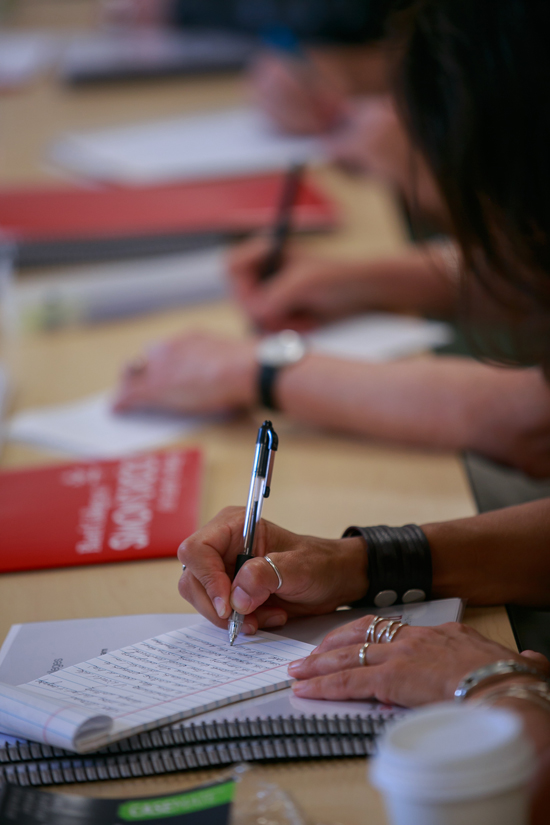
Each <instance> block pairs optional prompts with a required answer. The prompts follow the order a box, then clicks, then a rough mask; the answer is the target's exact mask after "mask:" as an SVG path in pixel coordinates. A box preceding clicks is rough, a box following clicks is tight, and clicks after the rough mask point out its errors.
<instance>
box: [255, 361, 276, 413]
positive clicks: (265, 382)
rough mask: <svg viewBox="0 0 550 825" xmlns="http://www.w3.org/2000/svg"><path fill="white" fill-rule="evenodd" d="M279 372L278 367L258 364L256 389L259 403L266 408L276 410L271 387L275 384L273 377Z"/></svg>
mask: <svg viewBox="0 0 550 825" xmlns="http://www.w3.org/2000/svg"><path fill="white" fill-rule="evenodd" d="M278 372H279V367H273V366H271V364H260V373H259V375H258V390H259V395H260V404H261V405H262V407H265V408H266V409H268V410H277V409H278V407H277V403H276V401H275V398H274V396H273V388H274V386H275V378H276V377H277V373H278Z"/></svg>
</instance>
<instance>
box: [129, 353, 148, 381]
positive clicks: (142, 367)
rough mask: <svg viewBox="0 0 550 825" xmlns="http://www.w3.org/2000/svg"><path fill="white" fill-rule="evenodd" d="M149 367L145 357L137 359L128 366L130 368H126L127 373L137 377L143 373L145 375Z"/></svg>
mask: <svg viewBox="0 0 550 825" xmlns="http://www.w3.org/2000/svg"><path fill="white" fill-rule="evenodd" d="M147 367H148V363H147V359H146V358H144V357H143V356H140V357H139V358H135V359H134V360H133V361H131V362H130V363H129V364H128V366H127V367H126V372H127V373H128V374H129V375H131V376H132V377H135V376H137V375H141V374H142V373H144V372H145V371H146V370H147Z"/></svg>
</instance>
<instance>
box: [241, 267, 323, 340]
mask: <svg viewBox="0 0 550 825" xmlns="http://www.w3.org/2000/svg"><path fill="white" fill-rule="evenodd" d="M308 297H309V296H308V295H307V290H306V289H305V288H304V284H303V282H302V279H301V278H300V277H298V276H297V274H296V271H295V270H294V271H293V270H292V269H287V270H286V271H283V272H281V273H279V274H278V275H276V276H275V277H274V278H272V279H271V280H270V281H269V282H268V283H267V284H265V286H263V287H262V289H261V290H257V291H256V294H255V295H253V296H251V297H250V299H249V301H248V309H249V311H250V313H251V315H252V317H253V318H254V320H255V321H257V322H258V323H259V324H260V326H266V327H271V326H273V325H276V324H277V322H280V321H281V320H282V319H284V318H288V317H289V316H291V315H293V314H295V313H296V312H297V311H299V310H303V309H305V308H306V305H307V303H308Z"/></svg>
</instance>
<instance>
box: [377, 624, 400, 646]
mask: <svg viewBox="0 0 550 825" xmlns="http://www.w3.org/2000/svg"><path fill="white" fill-rule="evenodd" d="M400 623H401V620H400V619H389V620H388V623H387V625H386V627H385V628H384V629H383V630H382V632H381V633H380V634H379V636H378V641H379V642H381V643H382V644H385V643H387V642H388V638H389V635H390V632H391V629H392V627H395V625H396V624H400Z"/></svg>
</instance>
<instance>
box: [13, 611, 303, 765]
mask: <svg viewBox="0 0 550 825" xmlns="http://www.w3.org/2000/svg"><path fill="white" fill-rule="evenodd" d="M312 650H313V646H312V645H308V644H305V643H303V642H298V641H295V640H293V639H285V638H283V637H280V636H276V635H274V634H272V633H265V632H260V633H258V634H257V635H256V636H253V637H247V636H242V635H241V636H240V637H239V638H238V639H237V642H236V644H235V645H234V646H233V647H231V646H230V645H229V644H228V640H227V631H226V630H220V629H219V628H216V627H214V626H212V625H210V624H209V623H206V622H202V623H200V624H196V625H193V626H192V627H185V628H181V629H179V630H174V631H171V632H170V633H165V634H161V635H158V636H155V637H153V638H152V639H148V640H146V641H144V642H140V643H139V644H135V645H130V646H129V647H125V648H122V649H121V650H117V651H113V652H111V653H106V654H105V655H103V656H98V657H97V658H94V659H90V660H88V661H87V662H84V663H81V664H79V665H73V666H72V667H68V668H65V669H64V670H60V671H57V672H55V673H53V674H50V675H46V676H43V677H41V678H40V679H35V680H34V681H32V682H29V683H27V684H26V685H22V686H19V687H17V688H14V687H10V686H8V685H4V684H1V685H0V729H1V730H3V731H4V732H6V733H9V734H12V735H16V736H22V737H25V738H27V739H34V740H36V741H40V742H44V743H46V744H50V745H55V746H57V747H63V748H67V749H69V750H75V751H77V752H79V753H86V752H88V751H92V750H96V749H97V748H99V747H103V746H104V745H107V744H109V743H110V742H113V741H116V740H117V739H121V738H123V737H126V736H130V735H131V734H133V733H138V732H140V731H143V730H148V729H151V728H155V727H158V726H159V725H162V724H168V723H170V722H176V721H178V720H180V719H185V718H188V717H191V716H195V715H196V714H198V713H203V712H205V711H208V710H213V709H215V708H219V707H223V706H224V705H228V704H231V703H233V702H238V701H240V700H242V699H249V698H252V697H255V696H261V695H263V694H266V693H270V692H272V691H274V690H280V689H281V688H284V687H288V686H289V685H290V683H291V681H292V680H291V679H290V678H289V676H288V673H287V668H288V665H289V663H290V662H292V661H294V660H295V659H299V658H302V657H304V656H307V655H308V654H309V653H310V652H311V651H312ZM29 708H31V710H32V713H30V714H29ZM31 716H32V719H30V717H31Z"/></svg>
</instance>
